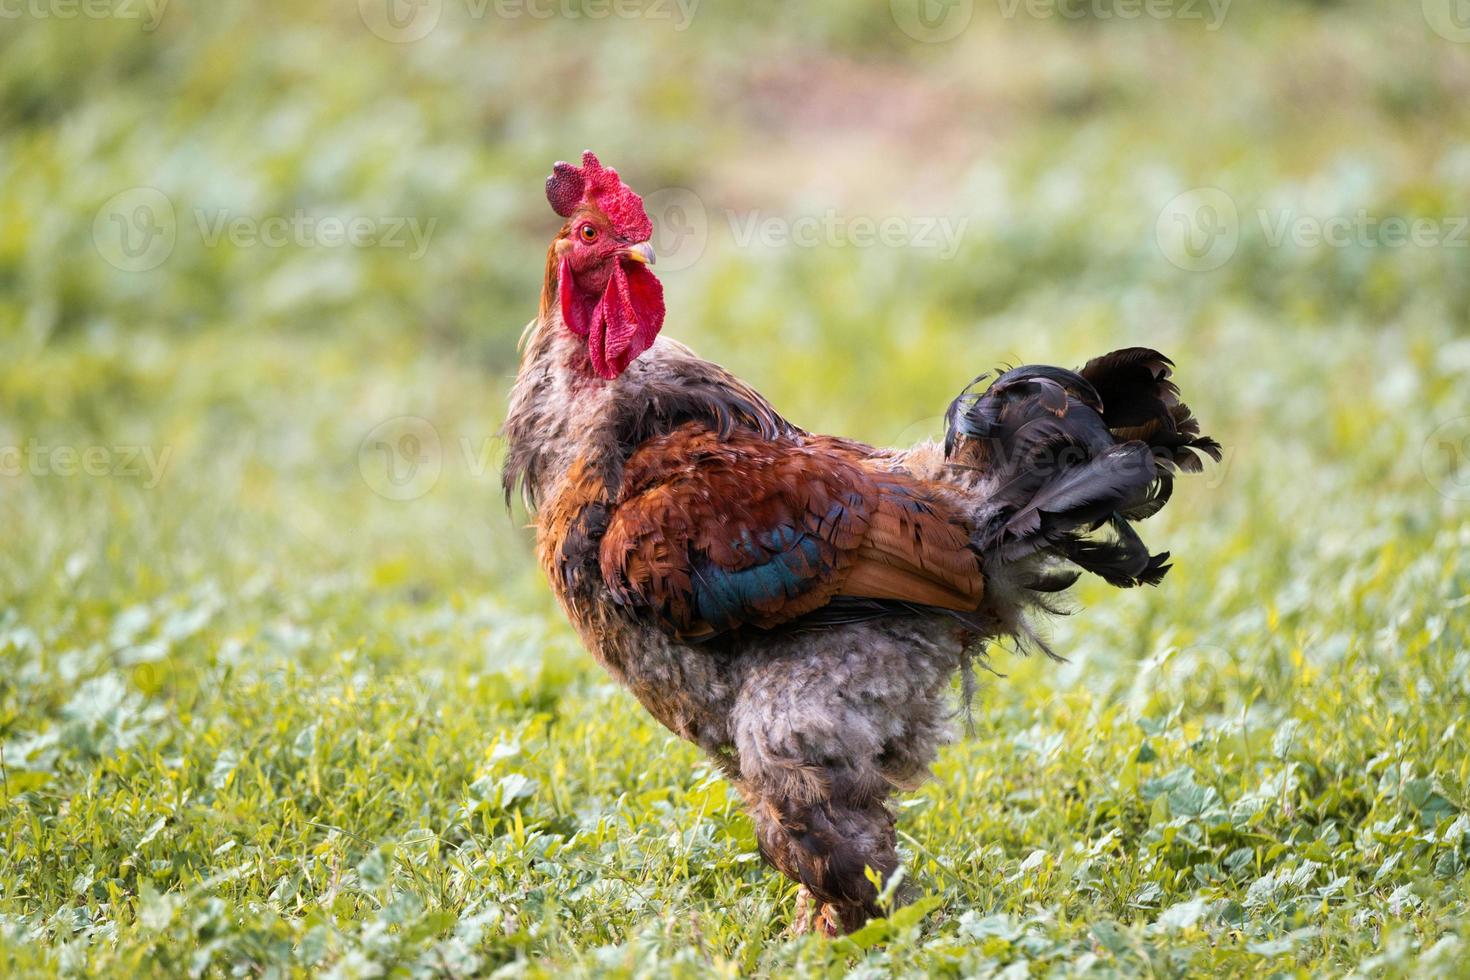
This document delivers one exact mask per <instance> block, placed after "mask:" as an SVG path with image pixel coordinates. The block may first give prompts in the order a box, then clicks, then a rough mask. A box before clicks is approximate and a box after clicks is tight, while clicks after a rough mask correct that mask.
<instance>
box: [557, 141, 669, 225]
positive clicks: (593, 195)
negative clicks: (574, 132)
mask: <svg viewBox="0 0 1470 980" xmlns="http://www.w3.org/2000/svg"><path fill="white" fill-rule="evenodd" d="M546 199H547V200H548V201H550V202H551V209H552V210H553V211H555V212H556V213H557V214H559V215H561V216H562V217H563V218H569V217H571V216H572V212H573V211H575V210H576V209H577V206H578V205H580V204H591V205H594V206H595V207H597V209H598V210H600V211H601V212H602V213H603V214H605V215H607V219H608V220H609V221H611V222H612V225H613V229H614V230H615V231H616V232H617V233H618V234H619V235H623V236H625V237H627V238H629V239H631V240H632V241H636V242H641V241H646V240H648V239H649V238H651V237H653V222H651V221H649V220H648V214H647V213H646V212H645V211H644V210H643V198H641V197H639V196H638V195H637V194H635V193H633V188H631V187H629V186H628V185H627V184H625V183H623V182H622V181H621V180H619V179H618V172H617V171H616V170H614V169H612V168H611V167H604V166H603V165H602V164H601V163H600V162H598V159H597V155H596V154H594V153H593V152H592V151H591V150H584V151H583V153H582V165H581V166H580V167H574V166H572V165H571V164H570V163H567V162H565V161H558V162H557V164H556V166H554V167H552V168H551V176H550V177H547V178H546Z"/></svg>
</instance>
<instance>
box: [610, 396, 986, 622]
mask: <svg viewBox="0 0 1470 980" xmlns="http://www.w3.org/2000/svg"><path fill="white" fill-rule="evenodd" d="M623 476H624V479H623V484H622V489H621V492H620V494H619V497H618V500H617V501H616V502H615V505H614V510H613V514H612V517H611V520H610V522H609V524H608V529H607V533H606V535H605V536H604V538H603V542H602V548H601V568H602V573H603V578H604V580H605V581H606V582H607V584H608V586H609V587H610V588H611V589H612V591H613V594H614V596H615V597H616V598H617V599H618V601H620V602H622V603H624V604H629V605H635V606H640V607H644V608H647V609H649V610H650V611H652V612H653V613H654V614H655V615H656V616H657V617H658V618H660V619H662V620H663V621H665V622H666V623H668V624H669V625H671V626H672V627H673V628H674V629H675V630H676V631H677V632H678V633H680V634H681V635H684V636H686V637H699V636H709V635H713V634H715V633H720V632H724V631H727V630H730V629H735V628H738V627H740V626H742V625H751V626H755V627H760V628H769V627H773V626H777V625H781V624H783V623H787V622H790V621H792V620H794V619H798V618H799V617H801V616H803V615H805V614H807V613H810V612H812V611H813V610H816V609H818V608H820V607H822V606H824V605H826V604H827V603H829V602H830V601H832V599H833V598H835V597H839V596H853V597H861V598H866V599H880V600H893V601H898V602H906V603H912V604H918V605H926V606H936V607H939V608H944V609H956V610H972V609H974V608H975V607H976V606H977V605H978V604H979V600H980V596H981V592H982V588H983V583H982V579H981V576H980V572H979V562H978V558H977V556H976V555H975V553H974V552H973V551H972V550H971V549H970V546H969V531H968V529H967V528H966V526H965V525H964V523H963V522H962V521H961V520H960V519H959V517H958V515H957V514H956V513H955V512H954V511H953V510H952V509H951V508H950V507H949V506H948V505H947V504H946V503H945V502H944V501H943V500H942V499H941V498H940V497H939V496H938V494H937V492H936V491H935V490H934V489H933V488H929V487H926V486H924V485H923V484H920V483H918V482H917V481H914V480H911V479H908V478H906V477H901V476H897V475H894V474H890V473H886V472H881V471H876V470H874V469H872V468H870V466H868V465H866V464H865V462H864V460H863V456H862V454H860V453H859V452H857V451H855V450H854V448H853V447H852V446H851V444H848V443H844V442H842V441H840V440H832V439H823V438H781V439H775V440H771V439H767V438H764V437H762V436H760V435H758V434H755V433H745V432H742V431H739V430H737V431H735V432H733V433H729V434H727V435H726V436H725V437H724V438H723V439H722V438H720V436H719V435H718V434H717V433H714V432H711V431H709V430H708V429H705V428H703V427H701V426H694V425H691V426H685V427H683V428H681V429H677V430H675V431H674V432H672V433H670V434H668V435H666V436H661V437H658V438H656V439H652V440H649V441H648V442H646V443H645V444H644V445H643V446H642V447H640V449H639V450H638V451H637V452H636V453H634V455H633V456H632V458H630V459H629V461H628V464H627V467H626V469H625V471H624V474H623Z"/></svg>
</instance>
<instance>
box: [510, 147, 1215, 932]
mask: <svg viewBox="0 0 1470 980" xmlns="http://www.w3.org/2000/svg"><path fill="white" fill-rule="evenodd" d="M546 196H547V199H548V200H549V201H550V203H551V206H552V209H553V210H554V211H555V212H556V213H557V214H558V215H560V216H561V217H562V218H564V219H565V222H564V223H563V225H562V227H561V231H560V232H558V233H557V236H556V239H555V240H554V241H553V242H552V243H551V247H550V249H549V250H548V251H547V254H546V275H545V280H544V282H543V285H542V291H541V308H540V314H539V316H538V317H537V318H536V320H535V321H534V322H533V323H531V324H530V325H529V326H528V327H527V332H526V335H525V337H524V338H523V341H522V361H521V366H520V371H519V374H518V376H517V378H516V382H515V386H514V389H513V392H512V395H511V399H510V410H509V413H508V416H507V420H506V423H505V435H506V437H507V444H508V453H507V457H506V462H505V468H504V481H505V490H506V499H507V503H509V501H510V499H511V497H512V496H513V494H514V492H515V489H516V487H520V488H521V491H522V493H523V494H524V496H525V498H526V501H527V503H528V505H529V506H530V508H531V510H532V512H533V513H534V515H535V527H536V540H537V553H538V556H539V560H540V563H541V565H542V567H543V569H544V571H545V573H546V575H547V577H548V579H549V580H550V583H551V586H552V588H553V589H554V591H555V592H556V595H557V597H558V599H559V600H560V603H561V605H562V607H563V609H564V610H565V612H566V615H567V617H568V619H569V620H570V621H571V623H572V625H573V627H574V628H575V629H576V630H577V632H578V634H579V635H580V637H581V639H582V642H583V643H584V644H585V645H586V647H587V649H588V650H589V651H590V652H591V653H592V655H593V656H594V657H595V658H596V659H597V661H598V662H599V663H600V664H601V665H602V666H603V667H604V668H605V669H606V670H607V671H608V672H609V673H610V674H611V675H612V676H613V677H614V678H615V679H616V680H617V681H618V682H619V683H621V684H622V685H624V686H626V687H627V688H628V689H629V690H630V691H631V692H632V693H633V695H634V696H635V697H637V698H638V700H639V701H640V702H641V703H642V704H643V706H644V707H645V708H646V709H647V710H648V712H649V713H650V714H652V715H653V717H654V718H656V719H657V720H658V721H659V722H660V723H662V724H663V725H665V726H666V727H668V728H669V729H670V730H671V731H673V732H675V733H676V734H678V735H679V736H680V737H682V738H685V739H688V740H689V741H690V742H693V743H694V744H695V745H697V746H699V748H700V749H702V750H703V751H704V752H705V753H707V754H708V755H709V756H710V758H711V759H712V760H713V761H714V762H715V763H716V764H717V765H718V767H719V768H720V769H721V771H722V772H723V773H724V774H725V775H726V776H727V777H728V778H729V779H730V780H731V781H732V782H733V784H734V785H735V786H737V787H738V788H739V790H740V792H741V794H742V795H743V797H744V799H745V801H746V803H747V805H748V808H749V811H750V814H751V817H752V818H753V820H754V823H755V828H756V836H757V840H758V841H759V845H760V851H761V854H762V855H763V857H764V858H765V859H766V860H767V861H768V862H769V863H771V864H772V865H774V866H775V867H776V868H777V869H779V870H780V871H781V872H782V873H783V874H785V875H786V876H788V877H789V878H791V879H792V880H793V881H795V882H797V883H798V884H799V885H800V888H799V890H798V903H799V904H798V908H799V910H800V911H799V912H798V917H797V920H796V922H795V923H794V927H795V928H796V929H797V930H798V931H804V930H806V929H810V928H814V927H815V928H818V929H820V930H822V931H824V932H826V933H827V934H830V935H835V934H839V933H842V932H849V931H851V930H853V929H856V928H858V927H859V926H861V925H862V924H863V923H864V922H865V921H867V919H868V918H870V917H872V916H874V915H877V914H879V913H880V907H879V896H880V894H881V892H880V890H879V888H878V887H877V886H876V885H875V882H886V881H888V880H890V877H891V876H892V875H893V874H894V872H895V871H896V869H897V867H898V863H899V862H898V855H897V851H896V847H895V844H896V841H895V818H894V815H893V813H892V812H891V810H890V809H889V807H888V805H887V801H888V799H889V797H890V796H891V795H892V794H893V793H894V792H895V791H896V790H900V789H909V788H912V787H914V786H915V785H916V784H918V783H919V782H920V781H922V780H923V779H924V778H925V777H926V776H927V775H928V769H929V766H930V764H931V762H932V761H933V759H934V757H935V754H936V752H937V749H938V747H939V746H940V745H941V744H942V743H943V742H945V741H946V740H948V738H949V737H950V728H951V719H952V718H953V717H954V716H955V714H956V711H955V706H954V705H953V704H952V698H951V695H950V689H951V686H952V683H951V682H952V680H953V678H954V677H955V676H956V675H957V674H958V675H961V676H962V677H963V678H964V680H965V681H966V682H967V683H966V684H964V685H962V686H963V687H964V689H965V690H968V689H969V683H968V682H969V679H970V673H969V669H970V666H971V663H972V660H973V658H974V657H975V656H977V655H980V653H981V651H982V650H983V648H984V644H985V643H986V642H987V641H989V640H993V639H997V638H1003V637H1009V638H1013V639H1014V640H1015V641H1017V644H1018V645H1019V646H1020V647H1021V648H1022V649H1029V648H1037V649H1040V650H1042V651H1044V652H1046V653H1048V654H1051V651H1050V649H1048V648H1047V646H1046V644H1045V643H1044V642H1043V641H1042V639H1041V638H1040V637H1039V636H1038V635H1037V633H1036V631H1035V628H1034V626H1033V620H1034V618H1035V614H1036V613H1037V612H1038V611H1039V612H1054V611H1057V610H1056V607H1057V599H1058V593H1060V592H1062V591H1063V590H1065V589H1066V588H1067V587H1068V586H1070V585H1071V584H1072V583H1073V582H1074V581H1076V580H1077V578H1078V577H1079V575H1080V574H1081V573H1082V572H1084V571H1085V572H1089V573H1093V574H1096V575H1099V576H1101V577H1102V578H1103V579H1105V580H1106V581H1107V582H1109V583H1110V584H1112V585H1115V586H1120V587H1127V586H1136V585H1141V584H1145V583H1147V584H1150V585H1153V584H1157V583H1158V582H1159V580H1160V579H1162V578H1163V576H1164V573H1165V572H1167V571H1168V569H1169V566H1168V564H1166V561H1167V559H1168V554H1167V553H1163V554H1151V553H1150V552H1149V550H1148V549H1147V548H1146V547H1145V545H1144V544H1143V542H1142V541H1141V540H1140V538H1139V537H1138V535H1137V533H1136V532H1135V531H1134V529H1133V527H1132V524H1133V522H1135V521H1139V520H1142V519H1144V518H1146V517H1149V516H1150V515H1152V514H1154V513H1156V512H1157V511H1158V510H1159V509H1160V508H1161V507H1163V506H1164V504H1165V502H1167V501H1168V499H1169V495H1170V492H1171V491H1172V489H1173V482H1174V476H1175V474H1176V473H1177V472H1178V471H1186V472H1194V471H1198V470H1199V469H1200V468H1201V465H1202V459H1203V457H1206V456H1208V457H1212V458H1214V459H1216V460H1218V459H1219V458H1220V447H1219V444H1218V443H1216V442H1215V441H1214V440H1213V439H1210V438H1208V437H1205V436H1203V435H1201V434H1200V427H1199V423H1198V422H1197V421H1196V420H1195V419H1194V417H1193V416H1192V415H1191V414H1190V411H1189V409H1188V407H1186V406H1185V404H1184V403H1183V402H1182V401H1181V400H1180V399H1179V393H1178V389H1177V388H1176V386H1175V385H1174V383H1173V382H1172V381H1171V380H1170V369H1171V362H1170V360H1169V359H1168V358H1166V357H1164V356H1163V355H1162V354H1160V353H1158V352H1156V351H1153V350H1149V349H1145V348H1141V347H1134V348H1129V349H1127V350H1119V351H1115V352H1113V353H1111V354H1106V355H1104V356H1102V357H1099V358H1096V359H1094V360H1092V361H1089V362H1088V363H1087V364H1086V365H1084V366H1083V367H1082V368H1081V369H1080V370H1078V371H1075V372H1074V371H1068V370H1064V369H1062V368H1056V367H1046V366H1026V367H1017V368H1013V369H1011V370H1008V371H1004V372H1003V373H1001V374H999V376H998V377H996V378H995V380H994V381H993V382H991V383H990V384H989V385H988V386H986V387H983V388H982V387H981V383H982V382H983V381H984V380H985V377H986V376H984V375H982V376H981V378H980V379H977V382H976V384H972V385H971V386H970V387H969V388H967V389H966V390H965V391H963V392H962V393H960V395H959V396H958V397H957V398H956V399H955V400H954V402H953V403H952V404H951V405H950V406H949V410H948V413H947V415H946V425H945V428H946V433H945V438H944V441H943V442H942V443H936V442H924V443H921V444H919V445H917V446H915V447H913V448H911V449H904V450H890V449H877V448H874V447H872V446H867V445H864V444H862V443H860V442H856V441H853V440H850V439H843V438H838V437H834V436H825V435H817V434H814V433H811V432H807V431H805V430H803V429H801V428H799V427H798V426H796V425H793V424H792V423H791V422H788V421H787V420H786V419H784V418H782V417H781V415H780V414H779V413H777V411H776V410H775V409H774V408H773V407H772V406H771V404H770V403H769V402H768V401H766V399H765V398H763V397H761V395H760V394H758V393H757V392H756V391H755V390H754V389H753V388H751V387H750V386H749V385H747V384H745V383H743V382H741V381H740V380H738V379H737V378H735V377H733V376H732V375H731V374H730V373H729V372H727V371H725V370H724V369H722V368H720V367H719V366H717V365H715V364H712V363H710V362H709V361H705V360H701V359H700V358H699V357H697V356H696V355H695V354H694V352H693V351H691V350H690V349H689V348H687V347H685V346H684V345H682V344H680V343H677V342H675V341H672V340H670V339H668V338H667V337H662V336H660V330H661V328H662V327H663V322H664V300H663V288H662V286H661V285H660V283H659V281H658V279H657V278H656V277H655V276H654V274H653V270H652V266H653V264H654V253H653V250H652V247H651V246H650V244H649V239H650V238H651V236H652V233H653V225H652V223H651V222H650V220H649V218H648V215H647V213H646V212H645V211H644V208H643V202H642V199H641V198H640V197H639V196H638V195H637V194H636V193H634V192H633V191H632V190H631V189H630V188H629V187H628V186H627V185H626V184H624V183H623V182H622V181H621V180H620V179H619V177H618V174H617V172H616V171H615V170H612V169H610V168H606V167H603V166H602V165H601V163H600V162H599V161H598V159H597V157H596V156H595V155H593V154H592V153H591V152H590V151H588V152H587V153H585V154H583V157H582V164H581V166H573V165H571V164H568V163H564V162H562V163H557V164H556V165H555V167H554V169H553V171H552V174H551V176H550V177H549V178H548V179H547V181H546ZM1052 655H1053V656H1054V654H1052Z"/></svg>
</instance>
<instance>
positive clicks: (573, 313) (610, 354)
mask: <svg viewBox="0 0 1470 980" xmlns="http://www.w3.org/2000/svg"><path fill="white" fill-rule="evenodd" d="M570 266H571V264H570V262H568V261H567V260H566V259H562V261H561V271H560V273H559V276H560V279H561V282H560V284H559V286H560V293H561V314H562V319H563V320H565V321H566V324H567V328H568V329H570V330H571V331H572V332H574V333H577V334H580V335H582V336H585V337H586V338H587V354H588V356H589V357H590V358H591V360H592V370H594V371H595V372H597V375H598V377H601V378H606V379H607V380H609V381H611V380H612V379H613V378H616V377H617V376H618V375H620V374H622V373H623V372H624V371H626V370H627V369H628V365H629V364H632V363H633V361H634V360H635V359H636V358H637V357H638V355H639V354H642V353H643V352H644V351H646V350H648V348H650V347H652V346H653V342H654V340H655V339H657V337H658V332H659V330H661V329H662V328H663V324H664V287H663V284H662V283H660V282H659V281H658V277H657V276H655V275H654V274H653V273H652V272H650V271H649V270H648V267H647V266H644V265H642V264H636V265H632V266H631V267H629V268H625V267H624V265H623V263H622V262H621V261H616V260H615V262H614V265H613V270H612V274H611V275H609V276H608V279H607V287H606V288H605V289H604V290H603V292H602V298H601V299H600V300H598V301H597V304H596V306H594V307H591V308H590V309H589V308H588V307H589V303H588V299H587V297H586V296H585V295H584V294H583V293H581V292H580V291H578V290H577V289H576V286H575V284H574V283H573V281H572V270H571V267H570Z"/></svg>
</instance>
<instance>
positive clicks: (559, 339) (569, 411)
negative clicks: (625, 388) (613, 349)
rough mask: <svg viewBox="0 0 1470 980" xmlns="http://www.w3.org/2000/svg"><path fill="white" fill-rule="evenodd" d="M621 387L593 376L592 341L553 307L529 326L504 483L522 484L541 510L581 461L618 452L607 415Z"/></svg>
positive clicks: (510, 418) (508, 429) (508, 424)
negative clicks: (589, 345)
mask: <svg viewBox="0 0 1470 980" xmlns="http://www.w3.org/2000/svg"><path fill="white" fill-rule="evenodd" d="M617 385H618V382H616V381H604V380H602V379H601V378H598V377H597V376H596V375H595V374H593V372H592V368H591V362H590V361H589V359H588V357H587V342H586V340H585V339H584V338H582V337H579V336H577V335H576V334H574V333H572V331H570V330H568V329H567V327H566V326H565V325H564V324H563V323H562V320H561V312H560V311H559V310H558V309H557V308H556V307H555V306H554V305H553V306H552V307H551V309H550V311H549V314H548V315H542V316H540V317H537V319H536V321H535V322H534V323H532V324H531V326H530V327H529V328H528V333H527V336H526V339H525V341H524V351H523V354H522V357H521V368H520V372H519V373H518V374H517V375H516V381H515V386H514V387H513V388H512V389H511V396H510V411H509V413H508V414H507V415H506V419H505V429H504V432H505V437H506V442H507V452H506V459H505V470H504V474H503V481H504V484H505V488H506V493H507V495H509V494H510V493H512V492H513V491H514V489H515V486H516V484H517V483H519V484H520V485H521V488H522V490H523V492H524V493H525V495H526V499H527V500H528V501H529V502H530V503H531V505H532V506H533V507H534V506H535V505H536V504H537V503H539V502H540V501H541V500H542V499H544V498H545V497H546V495H547V494H548V493H549V492H550V491H551V489H552V488H553V487H555V486H556V484H557V483H558V482H559V481H560V480H562V479H563V478H564V477H565V476H566V474H567V471H568V470H570V469H571V466H572V464H573V463H574V462H575V461H576V459H577V457H579V456H583V455H591V456H592V458H597V457H598V455H600V454H602V453H603V452H604V451H608V450H610V449H611V447H605V446H603V445H601V443H602V442H605V441H607V440H606V438H604V437H603V435H602V434H603V433H606V432H607V431H609V428H610V426H609V422H608V411H609V406H610V404H611V402H612V400H613V397H614V389H615V388H616V387H617Z"/></svg>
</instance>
